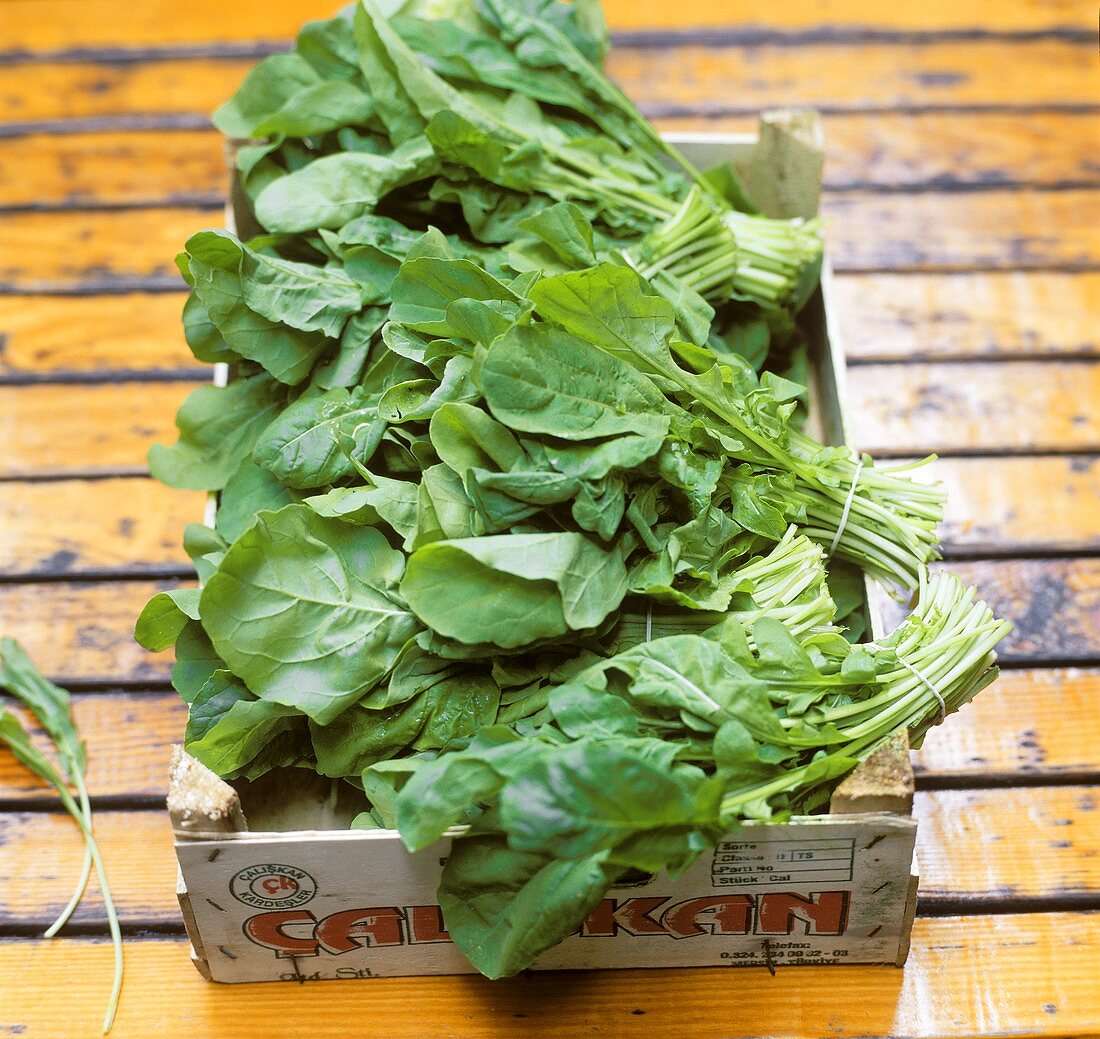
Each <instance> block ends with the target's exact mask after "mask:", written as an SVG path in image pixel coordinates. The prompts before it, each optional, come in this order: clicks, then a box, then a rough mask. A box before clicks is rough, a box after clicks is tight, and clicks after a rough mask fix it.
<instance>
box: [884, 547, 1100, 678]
mask: <svg viewBox="0 0 1100 1039" xmlns="http://www.w3.org/2000/svg"><path fill="white" fill-rule="evenodd" d="M936 565H937V566H938V567H940V568H942V569H944V570H947V571H949V572H950V573H953V574H955V575H956V576H957V577H958V578H959V579H960V580H961V581H962V582H963V583H964V584H968V585H974V586H976V587H977V589H978V593H979V595H980V596H981V598H982V599H984V600H985V601H986V602H988V603H989V605H990V607H991V608H992V609H993V612H994V613H995V614H996V615H997V616H998V617H1002V618H1004V619H1006V620H1008V621H1010V622H1011V623H1012V625H1013V630H1012V631H1011V632H1010V633H1009V634H1008V635H1007V636H1006V637H1005V639H1004V640H1003V641H1002V642H1001V644H1000V645H999V646H998V647H997V655H998V657H999V658H1000V660H1001V661H1002V662H1003V663H1007V664H1011V665H1022V664H1031V663H1040V662H1043V661H1051V662H1063V663H1071V662H1072V663H1077V662H1082V663H1083V662H1091V661H1092V660H1094V659H1096V658H1098V657H1100V559H1097V558H1095V557H1085V558H1077V559H1073V558H1053V559H990V560H981V561H969V562H965V561H961V560H959V561H948V562H946V563H939V564H936ZM874 595H875V598H876V600H877V601H878V603H879V605H880V607H881V611H882V615H883V619H884V623H885V624H886V627H887V628H892V627H893V626H894V625H896V624H897V623H899V622H900V620H901V619H902V617H904V615H905V613H906V607H905V605H904V604H901V603H897V602H894V601H893V600H891V599H888V598H887V597H886V595H885V594H884V593H882V592H881V591H880V590H876V591H875V592H874Z"/></svg>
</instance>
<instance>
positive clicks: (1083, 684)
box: [914, 668, 1100, 783]
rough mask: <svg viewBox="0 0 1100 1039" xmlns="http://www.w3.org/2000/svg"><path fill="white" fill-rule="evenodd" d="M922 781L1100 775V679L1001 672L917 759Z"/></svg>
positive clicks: (1086, 674) (1089, 674)
mask: <svg viewBox="0 0 1100 1039" xmlns="http://www.w3.org/2000/svg"><path fill="white" fill-rule="evenodd" d="M914 767H915V768H916V771H917V775H918V776H919V777H921V779H922V780H924V781H935V782H937V783H950V782H955V781H959V780H965V781H967V782H971V783H974V782H981V781H982V780H988V779H990V778H997V779H998V780H1001V781H1011V779H1013V778H1016V777H1019V776H1021V775H1027V776H1030V777H1035V778H1038V777H1043V778H1046V777H1058V776H1060V775H1061V776H1072V775H1075V774H1076V775H1085V774H1095V773H1096V772H1097V770H1098V769H1100V671H1095V670H1085V669H1080V668H1055V669H1050V670H1043V671H1002V672H1001V676H1000V678H998V679H997V681H996V682H995V683H994V684H993V685H992V686H991V687H990V688H988V689H986V690H985V691H983V692H982V693H981V694H980V695H979V696H978V697H976V698H975V699H974V700H973V701H971V702H970V703H969V704H967V706H966V707H964V708H963V709H962V710H961V711H959V712H958V713H957V714H953V715H951V717H950V718H948V719H947V720H946V721H945V722H944V723H943V724H942V725H939V726H937V727H936V728H934V729H933V730H932V731H931V732H930V733H929V734H928V736H927V737H926V738H925V741H924V746H922V747H921V749H920V750H919V751H917V752H916V753H915V755H914Z"/></svg>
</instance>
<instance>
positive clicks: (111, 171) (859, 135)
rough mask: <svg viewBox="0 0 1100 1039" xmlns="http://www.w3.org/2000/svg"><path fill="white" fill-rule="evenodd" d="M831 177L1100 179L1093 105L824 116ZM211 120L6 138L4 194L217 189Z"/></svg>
mask: <svg viewBox="0 0 1100 1039" xmlns="http://www.w3.org/2000/svg"><path fill="white" fill-rule="evenodd" d="M754 123H755V120H754V119H753V118H750V117H732V118H729V117H727V118H718V119H700V118H695V119H659V120H657V126H658V128H659V129H662V130H703V131H708V132H731V131H733V132H736V131H751V130H752V129H753V128H754ZM824 129H825V140H826V147H827V149H828V163H827V166H826V170H825V182H826V184H827V185H828V186H830V187H846V186H851V185H853V184H875V185H886V186H890V187H899V186H922V187H924V186H929V185H935V186H936V187H944V186H953V185H967V186H984V187H990V186H996V185H1004V184H1016V183H1024V184H1036V185H1044V186H1057V185H1065V184H1067V183H1074V184H1094V183H1096V182H1097V180H1098V177H1097V166H1096V163H1095V160H1094V155H1093V152H1094V149H1093V148H1092V147H1091V145H1092V142H1093V140H1094V139H1095V138H1096V133H1097V131H1098V130H1100V117H1098V116H1096V115H1094V114H1091V113H1068V112H1029V113H1023V114H1021V113H1014V112H1010V113H1007V114H997V115H992V114H990V113H987V112H981V113H974V112H952V113H943V112H924V113H919V114H915V115H913V114H900V113H875V114H868V113H857V114H843V115H828V116H826V117H825V118H824ZM225 188H226V174H225V163H224V159H223V146H222V138H221V136H220V135H219V134H217V133H216V132H215V131H213V130H131V131H127V132H121V131H106V132H101V133H66V134H55V133H37V134H28V135H26V136H22V137H9V138H0V206H27V207H32V208H46V207H49V206H78V205H87V204H93V203H94V204H97V205H104V204H107V205H150V204H155V205H162V204H180V203H186V202H193V201H201V202H206V201H211V200H215V201H216V200H218V199H220V198H221V197H222V196H223V195H224V193H225Z"/></svg>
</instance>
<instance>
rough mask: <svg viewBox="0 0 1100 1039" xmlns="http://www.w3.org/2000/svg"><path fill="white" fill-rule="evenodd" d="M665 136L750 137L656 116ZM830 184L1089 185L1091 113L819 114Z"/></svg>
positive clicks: (745, 125) (690, 119) (1093, 168)
mask: <svg viewBox="0 0 1100 1039" xmlns="http://www.w3.org/2000/svg"><path fill="white" fill-rule="evenodd" d="M655 121H656V124H657V126H658V127H659V128H660V129H661V130H664V131H669V130H676V131H696V132H704V133H719V132H725V133H729V132H751V131H752V130H754V129H755V126H756V120H755V117H754V116H752V115H745V116H712V117H707V116H680V117H676V116H673V117H669V118H659V119H657V120H655ZM822 127H823V129H824V133H825V154H826V162H825V184H826V186H827V187H832V188H837V187H846V186H852V185H857V184H859V185H862V184H875V185H880V186H889V187H895V188H900V187H929V186H934V187H953V186H965V187H970V188H977V187H996V186H997V185H1004V184H1034V185H1043V186H1059V185H1061V186H1065V185H1067V184H1092V183H1095V181H1096V178H1097V165H1096V162H1095V158H1094V151H1095V149H1093V148H1092V147H1091V144H1092V142H1093V141H1094V140H1095V138H1096V134H1097V132H1098V131H1100V116H1097V115H1096V114H1095V113H1092V112H1060V111H1032V112H1020V111H1011V110H1010V111H1006V112H997V113H992V112H981V111H979V112H973V111H966V110H962V111H959V110H956V111H951V112H935V111H931V112H920V111H918V112H842V113H826V114H825V115H824V116H822Z"/></svg>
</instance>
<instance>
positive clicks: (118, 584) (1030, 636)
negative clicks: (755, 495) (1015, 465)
mask: <svg viewBox="0 0 1100 1039" xmlns="http://www.w3.org/2000/svg"><path fill="white" fill-rule="evenodd" d="M942 565H943V566H945V567H946V568H947V569H949V570H951V571H953V572H955V573H958V574H959V575H960V577H961V578H962V579H963V580H965V581H966V582H968V583H970V584H975V585H977V586H978V588H979V589H980V591H981V594H982V596H983V597H984V598H986V599H987V600H988V601H989V602H990V604H991V605H992V606H993V607H994V609H995V610H996V612H997V613H998V614H999V615H1000V616H1002V617H1006V618H1008V619H1009V620H1010V621H1012V622H1013V623H1014V624H1015V625H1016V630H1015V631H1014V632H1013V633H1012V634H1011V635H1009V636H1008V638H1007V639H1006V640H1005V641H1004V642H1003V643H1002V644H1001V650H1000V655H1001V658H1002V659H1003V660H1005V661H1008V662H1010V663H1013V664H1017V665H1022V664H1025V663H1030V664H1041V663H1043V662H1048V661H1049V662H1052V663H1059V662H1077V661H1082V660H1086V659H1089V658H1093V657H1100V559H1096V558H1088V557H1086V558H1079V559H1062V558H1055V559H1006V560H985V561H981V562H965V563H964V562H949V563H946V564H942ZM179 583H181V582H173V581H169V580H162V581H138V580H124V581H112V582H104V581H89V582H64V581H58V582H52V581H51V582H47V583H42V584H10V585H0V626H2V627H3V629H4V630H6V631H7V633H8V634H10V635H13V636H15V637H16V638H18V639H20V640H22V641H23V642H24V643H25V644H26V646H27V649H28V650H29V651H30V652H31V654H32V655H33V656H35V657H36V658H37V659H39V660H40V662H41V664H42V667H43V670H45V671H46V672H48V673H49V674H50V675H52V676H54V677H58V678H59V680H60V681H61V682H62V684H64V683H65V682H67V681H72V682H78V683H89V682H91V683H97V684H99V683H102V684H107V685H111V684H116V683H124V684H130V685H135V684H142V683H150V682H164V681H167V680H168V669H169V663H170V661H169V659H168V655H167V654H156V655H150V654H147V653H146V652H145V651H144V650H142V649H140V648H139V647H138V646H137V645H136V644H135V643H134V642H133V638H132V634H133V625H134V620H135V618H136V617H137V615H138V613H140V611H141V608H142V607H143V606H144V605H145V603H146V601H148V599H149V597H150V596H152V595H153V594H154V593H155V592H156V591H158V590H160V589H162V588H167V587H175V586H177V585H178V584H179Z"/></svg>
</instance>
